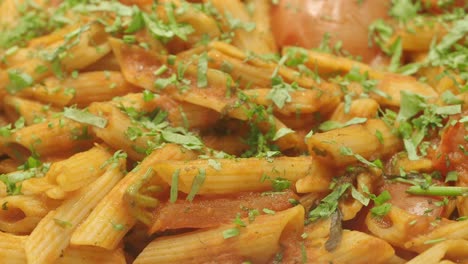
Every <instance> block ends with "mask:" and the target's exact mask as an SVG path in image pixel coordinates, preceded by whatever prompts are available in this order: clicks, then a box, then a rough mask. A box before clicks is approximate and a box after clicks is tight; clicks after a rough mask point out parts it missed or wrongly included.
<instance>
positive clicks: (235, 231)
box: [223, 227, 240, 239]
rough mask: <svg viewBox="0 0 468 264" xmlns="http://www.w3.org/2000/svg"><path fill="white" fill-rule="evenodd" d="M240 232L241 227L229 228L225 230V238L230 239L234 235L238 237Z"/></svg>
mask: <svg viewBox="0 0 468 264" xmlns="http://www.w3.org/2000/svg"><path fill="white" fill-rule="evenodd" d="M239 234H240V229H239V228H237V227H233V228H229V229H226V230H224V231H223V238H224V239H229V238H232V237H236V236H238V235H239Z"/></svg>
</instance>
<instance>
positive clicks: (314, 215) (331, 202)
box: [309, 183, 351, 221]
mask: <svg viewBox="0 0 468 264" xmlns="http://www.w3.org/2000/svg"><path fill="white" fill-rule="evenodd" d="M350 187H351V184H349V183H344V184H341V185H338V186H337V187H335V188H334V190H333V191H332V192H331V193H330V194H328V195H327V196H325V198H323V199H322V200H321V201H320V204H319V205H318V206H317V207H316V208H315V209H313V210H312V211H310V212H309V218H310V220H311V221H315V220H318V219H320V218H328V217H330V216H331V215H332V214H333V213H334V212H335V211H336V210H337V208H338V201H339V199H340V198H341V196H342V195H343V194H344V193H345V192H346V190H348V188H350Z"/></svg>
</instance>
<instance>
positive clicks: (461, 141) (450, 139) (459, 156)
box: [432, 122, 468, 174]
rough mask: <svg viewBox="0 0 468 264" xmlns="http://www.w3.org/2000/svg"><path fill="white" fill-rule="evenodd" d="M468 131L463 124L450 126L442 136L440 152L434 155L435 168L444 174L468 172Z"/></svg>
mask: <svg viewBox="0 0 468 264" xmlns="http://www.w3.org/2000/svg"><path fill="white" fill-rule="evenodd" d="M465 138H468V130H467V129H466V128H465V125H464V124H463V123H459V122H458V123H457V124H456V125H454V126H449V127H448V128H447V129H446V130H445V131H444V133H443V134H442V137H441V141H440V145H439V149H438V151H437V152H436V153H435V154H433V158H432V162H433V164H434V167H435V168H436V169H438V170H440V171H441V172H442V173H443V174H445V173H447V172H448V171H452V170H457V171H468V140H466V139H465Z"/></svg>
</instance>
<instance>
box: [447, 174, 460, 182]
mask: <svg viewBox="0 0 468 264" xmlns="http://www.w3.org/2000/svg"><path fill="white" fill-rule="evenodd" d="M457 180H458V173H457V172H456V171H449V172H448V173H447V176H445V182H456V181H457Z"/></svg>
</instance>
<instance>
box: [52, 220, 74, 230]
mask: <svg viewBox="0 0 468 264" xmlns="http://www.w3.org/2000/svg"><path fill="white" fill-rule="evenodd" d="M54 222H55V223H56V224H57V225H59V226H60V227H62V228H69V227H72V226H73V225H72V223H70V222H68V221H64V220H60V219H57V218H54Z"/></svg>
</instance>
